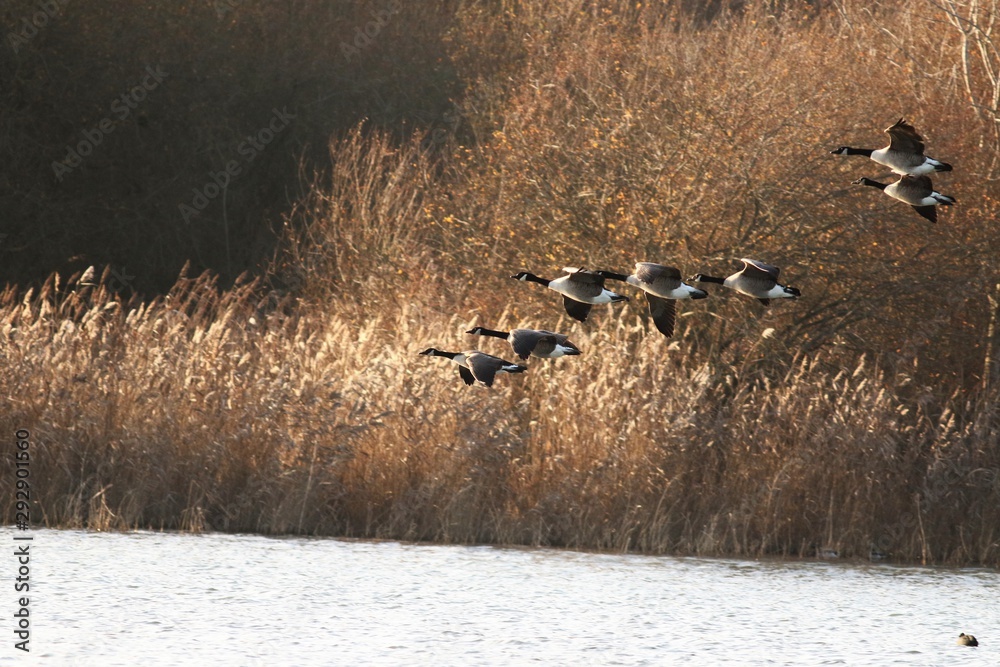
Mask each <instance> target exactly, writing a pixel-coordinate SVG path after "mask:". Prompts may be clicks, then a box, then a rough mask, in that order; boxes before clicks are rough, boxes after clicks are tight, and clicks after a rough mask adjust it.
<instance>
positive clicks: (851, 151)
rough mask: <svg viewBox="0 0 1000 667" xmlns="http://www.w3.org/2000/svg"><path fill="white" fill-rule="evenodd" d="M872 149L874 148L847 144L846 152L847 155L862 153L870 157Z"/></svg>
mask: <svg viewBox="0 0 1000 667" xmlns="http://www.w3.org/2000/svg"><path fill="white" fill-rule="evenodd" d="M874 151H875V149H874V148H851V147H849V146H848V147H847V151H846V152H847V154H848V155H864V156H865V157H871V156H872V153H873V152H874Z"/></svg>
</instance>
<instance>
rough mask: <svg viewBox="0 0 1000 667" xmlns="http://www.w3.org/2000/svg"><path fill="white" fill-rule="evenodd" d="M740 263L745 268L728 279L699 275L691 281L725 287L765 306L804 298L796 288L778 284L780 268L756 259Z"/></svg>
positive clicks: (742, 260)
mask: <svg viewBox="0 0 1000 667" xmlns="http://www.w3.org/2000/svg"><path fill="white" fill-rule="evenodd" d="M740 261H741V262H743V268H742V269H740V270H739V271H737V272H736V273H734V274H733V275H731V276H729V277H728V278H726V279H722V278H715V277H713V276H706V275H704V274H702V273H699V274H698V275H696V276H695V277H694V278H692V279H691V280H692V282H699V283H716V284H719V285H725V286H726V287H728V288H729V289H732V290H735V291H737V292H739V293H740V294H746V295H747V296H752V297H754V298H755V299H757V300H759V301H760V302H761V303H763V304H764V305H765V306H766V305H768V304H769V303H771V299H783V298H790V299H796V298H798V297H800V296H802V293H801V292H800V291H799V290H798V289H796V288H795V287H786V286H785V285H779V284H778V273H779V272H780V271H781V269H779V268H778V267H776V266H771V265H770V264H765V263H764V262H759V261H757V260H756V259H741V260H740Z"/></svg>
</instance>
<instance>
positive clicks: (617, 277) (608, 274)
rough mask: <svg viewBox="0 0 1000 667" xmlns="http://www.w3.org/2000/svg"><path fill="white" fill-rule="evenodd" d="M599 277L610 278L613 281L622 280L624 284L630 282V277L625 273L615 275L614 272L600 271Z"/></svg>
mask: <svg viewBox="0 0 1000 667" xmlns="http://www.w3.org/2000/svg"><path fill="white" fill-rule="evenodd" d="M597 275H599V276H601V277H602V278H609V279H611V280H621V281H622V282H624V281H626V280H628V276H626V275H625V274H624V273H615V272H614V271H598V272H597Z"/></svg>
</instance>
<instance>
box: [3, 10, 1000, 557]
mask: <svg viewBox="0 0 1000 667" xmlns="http://www.w3.org/2000/svg"><path fill="white" fill-rule="evenodd" d="M591 5H593V3H581V4H579V5H578V6H577V5H572V6H561V8H560V9H551V10H549V9H543V7H542V5H537V6H536V5H530V4H529V6H528V7H526V8H525V11H524V12H522V13H521V14H517V13H516V12H515V13H512V14H509V15H505V16H504V21H506V23H503V24H497V25H494V23H495V21H496V18H497V17H496V16H494V15H493V14H491V11H492V10H491V9H490V8H489V7H479V6H478V5H474V4H473V5H468V6H465V5H463V7H462V8H461V10H460V11H458V12H457V14H456V18H455V23H454V25H452V26H450V30H451V32H450V33H449V40H450V41H449V43H450V44H452V48H453V49H454V62H455V66H456V67H459V68H464V69H463V71H462V74H463V76H464V77H466V80H467V81H469V82H470V83H469V90H468V91H467V95H466V96H464V97H462V98H461V99H456V100H455V109H456V114H457V116H456V118H458V119H459V120H458V121H456V122H455V123H454V124H453V125H452V126H450V127H449V133H448V134H447V136H445V137H443V139H442V140H440V141H435V142H434V143H433V145H429V144H428V141H427V140H426V137H423V136H414V137H413V138H412V139H411V140H404V141H399V140H398V138H395V137H393V135H392V134H391V133H387V132H384V131H382V130H380V129H379V128H377V127H372V126H370V125H369V124H361V125H359V126H358V127H356V128H355V129H354V130H353V131H352V132H349V133H346V134H345V135H344V136H338V137H335V138H334V140H333V141H332V142H331V168H330V169H329V171H327V172H325V173H323V174H322V175H320V176H316V177H315V178H310V179H309V180H308V185H309V186H310V187H309V190H308V192H307V194H306V195H305V196H303V197H302V198H301V199H300V200H299V202H298V204H297V206H296V208H295V210H294V211H293V212H292V213H291V214H289V215H288V216H287V218H286V221H285V222H286V224H285V228H284V230H283V236H282V240H283V242H282V246H281V248H280V249H279V251H278V254H277V255H276V257H275V261H274V263H273V265H272V267H271V271H270V274H269V275H268V276H266V277H262V278H257V279H251V278H247V279H245V280H242V281H239V282H238V283H237V285H236V286H234V287H233V288H231V289H221V288H219V287H218V285H217V284H215V281H214V280H213V278H211V277H210V276H209V275H208V274H205V275H200V276H187V275H184V276H182V277H181V278H180V279H179V280H178V282H177V284H176V285H175V286H174V288H173V289H172V290H171V291H170V293H168V294H166V295H164V296H162V297H160V298H156V299H154V300H151V301H147V302H143V301H140V300H138V299H133V300H132V301H129V302H123V301H122V300H121V299H120V298H119V297H118V296H117V295H115V294H114V293H113V291H112V290H109V289H108V288H107V283H108V280H109V276H108V274H107V273H105V275H104V276H103V277H100V278H97V279H95V284H84V283H83V282H81V281H80V279H79V277H78V276H74V277H70V278H68V279H67V280H62V279H60V278H58V277H55V276H54V277H53V278H51V279H50V280H49V282H48V283H46V284H45V286H44V287H43V288H42V289H41V290H38V291H32V292H29V293H24V292H23V291H22V290H21V289H18V288H15V287H11V288H8V289H7V290H6V291H5V292H4V293H3V295H2V296H0V363H2V365H3V372H2V373H0V397H2V399H0V400H2V410H0V429H2V430H3V431H4V432H8V433H13V432H14V430H16V429H18V428H26V429H30V431H31V433H32V438H33V443H34V445H33V446H34V450H33V453H32V456H33V459H32V465H33V468H32V470H33V475H34V479H36V480H37V486H36V496H35V502H36V507H37V511H38V512H39V513H40V515H41V517H42V521H43V522H44V523H45V524H47V525H52V526H85V527H90V528H94V529H101V530H105V529H129V528H146V527H150V528H154V529H160V528H164V529H181V530H191V531H198V530H208V529H215V530H228V531H259V532H264V533H305V534H320V535H342V536H355V537H381V538H396V539H412V540H436V541H449V542H459V543H475V542H493V543H518V544H542V545H559V546H568V547H574V548H598V549H614V550H625V549H629V550H637V551H643V552H650V553H693V554H703V555H710V554H711V555H719V554H740V555H747V556H757V555H765V554H779V555H789V556H809V557H811V556H814V555H816V554H817V553H818V551H819V550H823V549H827V550H836V551H838V552H839V553H840V554H841V555H843V556H848V557H860V558H867V557H868V556H869V554H870V553H871V552H872V551H873V550H874V551H876V552H886V553H888V554H890V557H892V558H896V559H899V560H911V561H925V562H948V563H986V564H990V565H997V564H998V563H1000V530H998V528H997V527H998V526H1000V475H998V470H1000V414H998V408H997V403H998V400H997V399H998V396H997V393H996V390H997V388H996V386H990V385H989V383H987V382H985V381H984V378H983V374H984V367H983V366H984V363H986V361H985V360H987V359H989V358H990V354H991V353H993V354H994V355H995V353H996V345H997V342H998V341H996V340H995V338H996V333H995V332H996V331H997V328H996V327H991V326H990V325H991V324H995V320H996V317H997V315H996V313H994V312H992V311H991V310H990V303H991V302H990V300H989V295H991V294H993V291H992V289H993V286H994V285H995V284H996V282H997V279H998V275H1000V273H998V269H1000V266H998V265H997V263H996V260H995V258H996V257H997V256H1000V255H998V254H997V252H996V251H997V249H998V248H997V242H996V238H995V234H993V227H992V225H993V224H995V221H996V210H997V209H996V203H997V202H996V197H995V195H994V194H992V192H991V191H990V188H989V186H988V184H983V183H980V182H978V181H977V180H976V173H977V171H978V170H980V169H982V170H987V169H988V168H989V166H990V165H991V164H992V161H993V160H994V155H992V154H987V151H986V150H985V149H983V148H979V147H977V145H978V144H980V143H984V142H985V143H987V144H988V142H989V141H991V139H990V137H991V136H992V135H991V134H990V133H989V132H992V129H990V130H989V132H987V130H986V127H985V125H984V123H985V121H983V120H982V118H981V117H980V116H981V114H982V112H981V110H980V111H973V110H971V109H970V108H969V106H968V100H967V99H966V98H965V96H964V95H963V93H962V90H963V87H962V85H960V84H962V83H963V81H964V79H962V78H961V70H960V69H955V68H953V67H952V66H953V65H954V64H955V63H956V62H957V61H956V60H955V57H956V52H955V49H956V48H957V47H958V44H959V42H958V40H957V39H956V38H955V36H954V35H950V34H949V33H944V34H941V33H940V32H938V30H939V28H938V27H935V26H937V25H938V24H933V25H932V24H931V23H930V22H927V21H924V19H923V18H921V16H920V15H918V14H915V13H914V12H913V11H912V10H911V9H899V10H898V13H897V14H893V15H892V16H893V17H895V19H897V22H898V23H899V24H901V25H903V26H904V27H905V30H899V31H897V32H896V33H891V34H890V33H887V32H886V31H885V30H884V29H883V23H884V22H885V21H886V20H888V17H887V16H885V15H882V14H879V13H878V12H868V11H867V9H864V8H860V7H859V8H853V9H852V8H851V7H849V6H847V5H846V4H838V5H837V7H836V9H837V10H838V11H833V9H830V10H816V11H813V10H810V11H809V12H805V13H803V12H798V13H796V11H793V9H794V7H793V6H792V5H791V4H789V6H788V7H786V10H785V11H783V12H779V13H777V14H768V13H766V12H764V11H763V10H757V9H753V8H750V9H747V10H746V12H744V13H742V14H739V15H735V14H734V15H731V16H730V15H725V14H723V15H720V16H719V17H716V18H715V19H714V20H707V19H706V17H704V16H702V17H700V18H699V19H698V20H693V19H688V18H686V16H687V15H686V14H685V13H684V12H683V11H682V8H680V7H678V8H675V9H674V10H671V11H662V12H660V11H658V10H654V9H646V10H642V11H640V10H637V9H635V6H633V4H630V5H629V8H628V9H627V10H626V9H625V8H623V7H619V5H618V4H617V3H613V2H612V3H608V5H607V9H608V11H599V10H598V9H599V8H598V9H595V8H594V7H596V5H595V6H594V7H592V6H591ZM597 5H602V3H597ZM567 7H568V8H567ZM795 7H797V5H795ZM927 7H928V8H929V7H930V5H929V4H928V5H927ZM618 10H620V11H618ZM880 11H883V12H889V11H890V10H888V9H883V10H880ZM928 11H930V9H928ZM622 17H628V22H625V21H624V20H623V18H622ZM945 23H946V22H945ZM511 24H514V25H516V26H517V27H518V28H519V30H512V28H511ZM497 26H499V27H497ZM556 27H558V28H559V29H555V28H556ZM512 35H519V36H522V37H518V38H517V39H516V40H514V37H512ZM523 35H528V36H530V39H529V38H528V37H523ZM611 37H614V39H611ZM511 40H514V41H516V48H513V49H512V51H511V52H510V54H509V57H508V58H507V59H503V58H499V57H497V58H494V59H493V60H489V61H487V60H486V59H484V58H483V53H482V51H481V49H485V48H486V46H487V45H490V44H494V45H495V44H504V43H507V42H511ZM859 53H864V54H867V55H866V57H865V58H864V59H859V55H858V54H859ZM872 59H876V60H875V61H876V62H878V63H880V65H879V66H873V65H872V62H873V60H872ZM976 72H977V71H975V70H974V71H973V72H972V75H974V74H976ZM501 75H502V76H501ZM970 76H971V75H970ZM490 77H494V78H490ZM901 81H902V82H901ZM873 89H879V90H884V91H887V92H886V93H885V94H884V96H882V97H880V98H875V101H874V103H873V101H872V99H873V98H872V97H871V95H870V91H871V90H873ZM928 98H933V99H934V104H933V105H927V104H924V102H925V101H926V99H928ZM977 99H978V98H977ZM900 109H902V110H904V112H905V113H907V114H910V113H911V110H912V112H913V113H916V114H918V117H917V118H916V119H915V120H916V121H918V124H919V126H920V127H921V128H927V129H926V131H925V134H927V135H930V136H931V137H933V141H934V145H935V149H937V150H935V155H937V156H939V157H941V158H942V159H947V160H949V161H952V162H954V163H955V164H956V167H955V172H954V175H953V176H950V178H953V179H954V180H952V181H951V182H950V183H951V184H952V186H953V187H951V188H950V191H952V192H955V193H956V196H958V197H959V205H958V206H955V207H953V209H954V210H949V211H948V212H947V213H946V214H943V215H942V220H941V221H940V222H939V224H938V225H937V226H936V227H931V226H929V225H927V224H924V223H923V221H922V220H919V219H918V218H917V217H916V216H915V215H914V214H913V213H912V211H907V210H903V209H904V207H895V206H890V205H889V204H884V205H883V204H882V203H881V202H877V203H873V201H872V199H871V198H868V197H864V196H861V195H860V194H858V193H854V192H852V190H851V189H850V185H849V184H850V181H851V180H853V175H854V174H860V173H864V172H865V170H870V169H871V168H872V167H871V165H870V164H868V163H859V162H850V161H848V160H847V159H846V158H845V159H841V158H840V157H839V156H830V155H829V149H830V148H832V147H834V146H836V145H839V144H841V143H844V142H845V141H848V139H850V140H860V138H864V139H868V138H871V140H872V141H875V142H878V141H880V132H879V130H880V129H881V127H882V126H884V125H888V124H889V123H891V122H892V121H894V120H895V118H896V117H898V114H899V113H900ZM955 119H960V122H959V120H955ZM845 135H849V136H848V137H846V138H845ZM955 155H958V156H960V159H958V158H954V157H953V156H955ZM963 174H964V175H963ZM942 178H945V177H942ZM740 256H757V257H759V258H760V259H763V260H765V261H771V262H775V263H780V264H781V265H782V266H783V267H784V273H783V274H782V277H783V278H786V277H787V280H788V282H790V283H791V284H794V285H796V286H798V287H800V288H801V289H802V291H803V295H804V296H803V298H802V299H800V300H797V301H795V302H791V303H775V304H773V305H772V306H771V307H770V309H765V308H763V307H762V306H761V305H760V304H758V303H757V302H756V301H754V300H752V299H747V298H744V297H741V296H739V295H735V294H723V293H719V292H713V294H712V297H711V298H710V299H708V300H706V301H700V302H697V303H684V304H683V305H682V306H681V307H680V308H679V311H678V312H679V318H678V325H677V333H676V334H675V336H674V338H672V339H670V340H668V339H665V338H664V337H663V336H661V335H660V334H659V333H657V331H656V330H655V328H653V327H652V324H651V323H650V322H648V315H647V314H646V310H645V304H644V302H643V300H642V298H641V297H638V295H635V294H633V295H632V296H634V297H636V298H634V300H633V301H632V302H630V303H628V304H625V305H617V306H598V307H595V308H594V310H593V314H592V316H591V319H590V320H589V321H588V322H587V323H586V324H580V323H577V322H575V321H573V320H570V319H569V318H568V317H567V316H566V315H565V313H564V311H563V309H562V306H561V302H560V300H559V297H558V296H557V295H555V294H553V293H552V292H547V291H546V290H541V289H537V290H535V289H528V288H526V287H525V286H523V285H519V284H518V283H515V282H513V281H511V280H510V279H509V277H508V276H509V275H510V274H511V273H513V272H515V271H517V270H520V269H528V270H532V271H535V272H537V273H539V274H541V275H546V276H549V277H554V275H555V274H556V273H557V272H558V269H559V267H561V266H563V265H566V264H570V265H581V264H582V265H587V266H590V267H592V268H608V269H615V270H622V269H628V268H629V267H630V266H631V263H632V262H634V261H635V260H637V259H639V260H650V261H669V262H671V263H676V264H678V265H680V266H681V267H682V270H683V271H685V272H688V275H690V274H693V273H695V272H697V271H706V272H712V273H723V274H724V273H725V272H726V271H727V270H728V269H732V268H735V267H734V264H733V260H734V259H736V258H738V257H740ZM944 284H950V285H961V286H962V287H963V289H961V290H959V291H949V290H944V289H941V286H942V285H944ZM475 324H481V325H484V326H489V327H493V328H497V329H505V328H506V329H509V328H513V327H517V326H529V327H538V328H548V329H554V330H558V331H563V332H565V333H569V334H570V338H571V340H573V342H574V343H576V344H577V345H579V346H580V348H581V349H582V350H583V354H582V355H581V356H579V357H573V358H564V359H560V360H556V361H544V360H537V359H532V360H530V361H529V362H528V363H529V367H530V369H529V372H528V373H526V374H523V375H520V376H516V377H502V378H500V379H499V380H498V381H497V383H496V385H495V386H494V387H493V388H492V389H486V388H484V387H480V386H475V387H471V388H470V387H466V386H465V385H464V384H463V383H462V382H461V381H460V379H459V378H458V374H457V372H456V369H455V367H454V365H452V364H446V363H444V362H440V363H439V361H440V360H433V359H427V358H422V357H420V356H418V352H420V351H421V350H422V349H425V348H426V347H428V346H436V347H440V348H442V349H450V350H451V349H453V350H463V349H469V348H473V347H477V346H478V347H480V348H481V349H483V350H484V351H486V352H491V353H494V354H507V353H508V352H509V349H508V348H507V347H506V343H504V342H503V341H498V340H490V339H481V338H473V337H471V336H467V335H465V334H464V333H463V332H464V331H465V330H467V329H468V328H469V327H470V326H473V325H475ZM9 478H10V475H7V476H6V477H4V478H3V479H2V480H0V489H5V488H7V486H6V485H7V484H9ZM5 512H6V514H5V516H6V517H7V520H8V521H9V520H10V509H9V508H8V509H7V510H5Z"/></svg>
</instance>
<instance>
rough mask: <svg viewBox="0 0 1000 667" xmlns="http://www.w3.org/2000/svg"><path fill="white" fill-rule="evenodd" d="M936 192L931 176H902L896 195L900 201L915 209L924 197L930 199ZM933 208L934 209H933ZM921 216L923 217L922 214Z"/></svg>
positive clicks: (898, 182)
mask: <svg viewBox="0 0 1000 667" xmlns="http://www.w3.org/2000/svg"><path fill="white" fill-rule="evenodd" d="M933 191H934V184H933V183H932V182H931V177H930V176H908V175H906V176H901V177H900V179H899V180H898V181H897V182H896V194H897V195H899V197H898V198H899V199H901V200H903V201H905V202H906V203H907V204H911V205H913V206H914V207H916V206H917V204H918V203H919V202H921V201H922V200H923V199H924V197H929V196H930V194H931V193H932V192H933ZM932 208H933V207H932ZM921 215H923V214H922V213H921Z"/></svg>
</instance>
